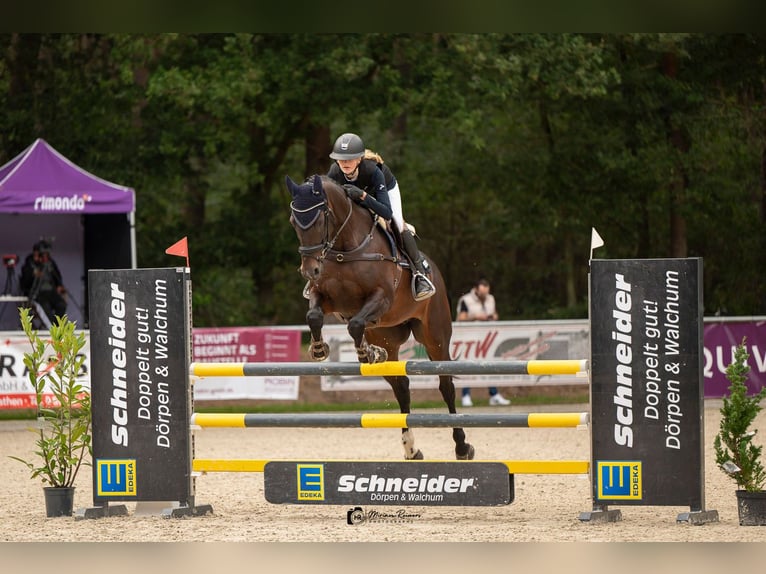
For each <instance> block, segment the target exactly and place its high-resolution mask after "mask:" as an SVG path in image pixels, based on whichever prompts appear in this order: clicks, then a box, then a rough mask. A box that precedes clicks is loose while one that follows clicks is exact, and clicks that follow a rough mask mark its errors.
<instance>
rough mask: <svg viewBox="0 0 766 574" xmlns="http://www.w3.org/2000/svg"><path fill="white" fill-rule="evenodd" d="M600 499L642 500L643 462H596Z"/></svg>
mask: <svg viewBox="0 0 766 574" xmlns="http://www.w3.org/2000/svg"><path fill="white" fill-rule="evenodd" d="M596 476H597V477H598V478H597V482H598V486H597V494H598V499H599V500H641V498H642V496H643V495H642V492H643V491H642V488H641V462H640V461H638V460H608V461H598V462H597V463H596Z"/></svg>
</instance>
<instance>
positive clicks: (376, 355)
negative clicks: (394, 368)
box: [368, 346, 388, 363]
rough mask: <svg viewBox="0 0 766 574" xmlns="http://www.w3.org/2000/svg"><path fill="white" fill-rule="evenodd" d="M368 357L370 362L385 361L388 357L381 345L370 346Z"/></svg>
mask: <svg viewBox="0 0 766 574" xmlns="http://www.w3.org/2000/svg"><path fill="white" fill-rule="evenodd" d="M368 358H369V360H370V362H371V363H385V362H386V360H387V359H388V351H386V350H385V349H384V348H383V347H373V346H370V352H369V354H368Z"/></svg>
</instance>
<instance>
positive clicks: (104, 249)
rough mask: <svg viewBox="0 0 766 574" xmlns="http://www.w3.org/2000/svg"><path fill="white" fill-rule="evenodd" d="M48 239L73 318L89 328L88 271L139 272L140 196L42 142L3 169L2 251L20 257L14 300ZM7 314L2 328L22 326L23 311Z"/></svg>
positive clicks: (4, 311)
mask: <svg viewBox="0 0 766 574" xmlns="http://www.w3.org/2000/svg"><path fill="white" fill-rule="evenodd" d="M43 238H44V239H48V240H49V241H51V243H52V245H53V250H52V255H53V258H54V259H55V260H56V263H57V264H58V266H59V268H60V269H61V273H62V275H63V278H64V285H65V286H66V288H67V290H68V291H69V293H70V297H69V305H68V307H67V315H68V317H69V318H70V319H72V320H74V321H77V323H78V326H80V327H83V328H84V327H87V322H88V321H87V271H88V269H125V268H131V269H135V267H136V248H135V243H136V242H135V192H134V190H133V189H131V188H129V187H125V186H122V185H117V184H114V183H111V182H108V181H106V180H103V179H101V178H99V177H97V176H95V175H93V174H92V173H89V172H87V171H86V170H84V169H83V168H81V167H79V166H77V165H76V164H74V163H73V162H72V161H70V160H69V159H67V158H66V157H64V156H63V155H61V154H60V153H59V152H58V151H56V150H55V149H54V148H53V147H51V146H50V145H49V144H48V143H47V142H46V141H45V140H43V139H37V140H35V142H34V143H33V144H32V145H30V146H29V147H28V148H27V149H25V150H24V151H23V152H21V153H20V154H19V155H17V156H16V157H15V158H13V159H12V160H11V161H9V162H8V163H6V164H5V165H3V166H2V167H0V250H1V251H2V253H3V254H15V255H18V257H19V263H18V265H17V267H16V269H15V271H13V272H12V273H13V274H14V275H15V279H16V281H15V282H12V285H13V291H14V292H13V293H11V294H12V295H18V294H19V287H18V277H19V276H20V274H21V265H22V263H23V261H24V258H25V257H26V256H27V254H29V253H30V252H31V251H32V245H33V244H34V243H36V242H37V241H39V240H40V239H43ZM8 273H11V271H10V270H9V269H7V268H6V274H8ZM7 283H8V281H7V276H6V287H7ZM4 306H5V307H9V306H10V305H4ZM14 307H15V306H14ZM0 313H2V315H0V330H2V329H17V328H18V313H17V312H16V310H15V308H14V309H13V312H12V313H11V312H9V310H8V309H7V308H6V309H2V308H0Z"/></svg>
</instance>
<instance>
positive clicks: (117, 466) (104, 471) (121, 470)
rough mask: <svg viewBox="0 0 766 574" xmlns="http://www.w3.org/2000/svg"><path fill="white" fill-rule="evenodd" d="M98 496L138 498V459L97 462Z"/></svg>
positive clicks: (100, 460) (101, 460)
mask: <svg viewBox="0 0 766 574" xmlns="http://www.w3.org/2000/svg"><path fill="white" fill-rule="evenodd" d="M96 477H97V480H96V492H97V494H98V496H136V494H137V492H138V490H137V488H136V485H137V483H136V459H134V458H126V459H99V460H97V461H96Z"/></svg>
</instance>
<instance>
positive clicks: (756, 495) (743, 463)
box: [713, 339, 766, 526]
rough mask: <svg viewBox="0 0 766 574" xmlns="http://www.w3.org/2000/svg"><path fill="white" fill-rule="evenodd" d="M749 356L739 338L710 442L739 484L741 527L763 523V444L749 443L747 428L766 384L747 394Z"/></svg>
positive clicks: (765, 497)
mask: <svg viewBox="0 0 766 574" xmlns="http://www.w3.org/2000/svg"><path fill="white" fill-rule="evenodd" d="M749 356H750V355H749V353H748V352H747V347H746V346H745V339H743V340H742V342H741V343H740V344H739V345H738V346H737V347H736V349H735V350H734V357H733V361H732V363H731V364H730V365H728V366H727V367H726V378H727V379H728V380H729V383H730V385H729V394H728V396H725V397H723V405H722V406H721V423H720V428H719V431H718V434H717V435H716V437H715V440H714V443H713V448H714V450H715V459H716V464H717V465H718V467H719V468H720V469H721V470H722V471H723V472H725V473H726V474H727V475H728V476H729V477H731V478H732V479H733V480H734V481H735V482H736V483H737V486H738V487H739V489H738V490H737V492H736V494H737V508H738V512H739V523H740V524H741V525H742V526H755V525H766V491H764V490H763V488H764V485H765V484H766V470H764V467H763V463H762V460H761V455H762V451H763V446H762V445H758V444H756V443H755V442H753V439H754V438H755V435H756V430H755V429H753V428H751V427H752V424H753V422H754V421H755V418H756V417H757V416H758V413H759V412H760V411H761V410H762V409H763V407H762V406H761V401H762V400H763V398H764V397H766V387H764V388H762V389H761V390H760V391H759V392H758V393H755V394H750V395H748V388H747V385H746V384H745V383H746V381H747V375H748V373H749V372H750V366H749V365H748V364H747V360H748V358H749Z"/></svg>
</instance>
